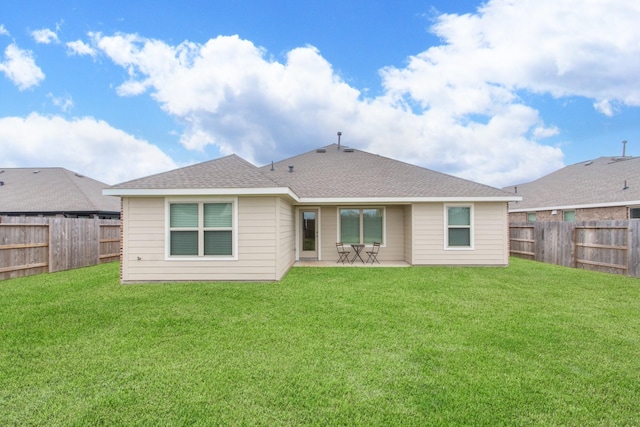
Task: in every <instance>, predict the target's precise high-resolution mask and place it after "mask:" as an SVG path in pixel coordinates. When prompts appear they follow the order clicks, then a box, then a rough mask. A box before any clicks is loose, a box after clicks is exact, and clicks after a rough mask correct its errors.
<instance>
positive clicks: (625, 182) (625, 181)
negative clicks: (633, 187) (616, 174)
mask: <svg viewBox="0 0 640 427" xmlns="http://www.w3.org/2000/svg"><path fill="white" fill-rule="evenodd" d="M628 188H629V187H628V186H627V180H626V179H625V180H624V187H622V189H623V190H626V189H628Z"/></svg>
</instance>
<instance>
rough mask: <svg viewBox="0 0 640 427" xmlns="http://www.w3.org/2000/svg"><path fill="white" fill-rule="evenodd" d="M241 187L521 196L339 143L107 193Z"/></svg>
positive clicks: (301, 193) (357, 194)
mask: <svg viewBox="0 0 640 427" xmlns="http://www.w3.org/2000/svg"><path fill="white" fill-rule="evenodd" d="M290 166H292V167H293V168H292V171H291V170H290ZM272 168H273V170H272ZM205 189H209V190H210V191H208V192H204V191H202V190H205ZM240 189H245V190H247V191H245V192H244V194H248V192H249V191H252V192H254V193H260V194H265V193H270V194H275V193H281V194H288V195H290V196H291V197H292V198H293V199H295V200H297V201H301V202H312V201H316V202H329V201H340V200H342V201H365V200H372V199H386V200H406V199H412V198H415V199H438V200H455V199H464V200H473V199H478V200H480V199H482V200H487V199H491V200H496V201H497V200H504V201H508V200H516V199H519V198H518V197H517V196H514V195H513V194H509V193H508V192H505V191H503V190H499V189H497V188H493V187H489V186H486V185H482V184H478V183H475V182H472V181H468V180H465V179H461V178H456V177H453V176H450V175H446V174H443V173H439V172H435V171H432V170H429V169H425V168H422V167H419V166H415V165H410V164H408V163H404V162H400V161H397V160H393V159H390V158H387V157H382V156H378V155H375V154H370V153H367V152H364V151H361V150H355V149H349V148H346V147H341V148H340V149H338V145H337V144H332V145H329V146H327V147H324V148H321V149H317V150H313V151H310V152H307V153H304V154H300V155H298V156H294V157H291V158H288V159H285V160H282V161H279V162H277V163H274V164H273V166H272V165H271V164H268V165H266V166H263V167H260V168H257V167H255V166H253V165H251V164H250V163H248V162H246V161H244V160H242V159H241V158H239V157H238V156H235V155H233V156H227V157H223V158H221V159H217V160H212V161H208V162H205V163H200V164H197V165H194V166H188V167H186V168H182V169H176V170H173V171H169V172H165V173H161V174H158V175H154V176H150V177H146V178H141V179H137V180H134V181H129V182H125V183H122V184H118V185H115V186H113V187H111V188H109V189H108V190H105V194H111V195H143V194H174V195H175V194H187V193H188V194H243V193H242V192H240V191H239V190H240ZM183 190H185V191H183ZM198 190H201V191H198Z"/></svg>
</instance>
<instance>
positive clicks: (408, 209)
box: [404, 205, 413, 264]
mask: <svg viewBox="0 0 640 427" xmlns="http://www.w3.org/2000/svg"><path fill="white" fill-rule="evenodd" d="M412 230H413V205H409V206H405V207H404V261H405V262H406V263H409V264H413V231H412Z"/></svg>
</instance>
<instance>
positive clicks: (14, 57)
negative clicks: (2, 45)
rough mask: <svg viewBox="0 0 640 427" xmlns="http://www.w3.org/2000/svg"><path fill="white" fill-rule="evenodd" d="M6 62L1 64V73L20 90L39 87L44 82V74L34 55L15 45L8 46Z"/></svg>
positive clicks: (5, 53)
mask: <svg viewBox="0 0 640 427" xmlns="http://www.w3.org/2000/svg"><path fill="white" fill-rule="evenodd" d="M4 55H5V60H4V62H0V71H2V72H3V73H5V75H6V76H7V77H8V78H9V79H10V80H11V81H12V82H13V83H14V84H15V85H16V86H18V89H20V90H25V89H29V88H30V87H33V86H37V85H38V84H40V82H41V81H42V80H44V73H43V72H42V70H41V69H40V67H38V66H37V65H36V62H35V60H34V59H33V54H32V53H31V52H30V51H28V50H22V49H20V48H19V47H18V46H16V45H15V44H10V45H9V46H7V48H6V50H5V52H4Z"/></svg>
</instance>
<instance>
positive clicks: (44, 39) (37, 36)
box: [31, 28, 60, 44]
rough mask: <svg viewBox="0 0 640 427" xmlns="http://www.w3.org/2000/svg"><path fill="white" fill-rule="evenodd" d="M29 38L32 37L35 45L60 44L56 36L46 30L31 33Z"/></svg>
mask: <svg viewBox="0 0 640 427" xmlns="http://www.w3.org/2000/svg"><path fill="white" fill-rule="evenodd" d="M31 37H33V39H34V40H35V41H36V42H37V43H41V44H50V43H59V42H60V40H58V35H57V34H56V33H55V32H53V31H51V30H50V29H48V28H43V29H41V30H35V31H32V32H31Z"/></svg>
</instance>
